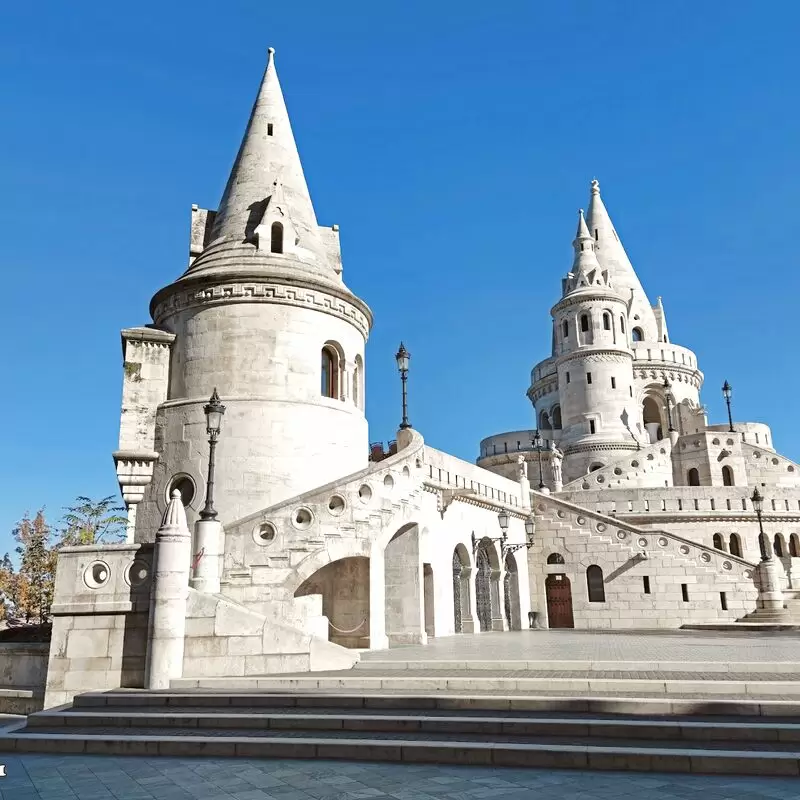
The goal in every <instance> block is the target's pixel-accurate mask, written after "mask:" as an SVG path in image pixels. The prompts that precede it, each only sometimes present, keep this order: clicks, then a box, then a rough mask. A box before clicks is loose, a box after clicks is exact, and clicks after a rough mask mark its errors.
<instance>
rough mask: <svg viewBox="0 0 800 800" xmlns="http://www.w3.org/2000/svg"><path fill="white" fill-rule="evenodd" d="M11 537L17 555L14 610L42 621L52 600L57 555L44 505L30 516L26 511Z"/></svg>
mask: <svg viewBox="0 0 800 800" xmlns="http://www.w3.org/2000/svg"><path fill="white" fill-rule="evenodd" d="M14 538H15V539H16V540H17V542H19V545H18V547H17V553H18V554H19V556H20V567H19V573H18V575H17V576H16V586H15V591H16V595H17V602H16V605H17V611H18V613H19V614H21V615H24V616H25V620H26V621H30V620H37V621H38V622H45V621H46V620H47V618H48V615H49V614H50V605H51V603H52V602H53V584H54V581H55V566H56V555H55V552H54V550H53V548H52V547H51V546H50V526H49V525H48V524H47V521H46V520H45V517H44V509H40V510H39V511H38V512H37V513H36V516H35V517H34V518H33V519H31V518H30V515H29V514H25V516H24V517H23V518H22V519H21V520H20V521H19V523H18V524H17V527H16V528H15V529H14Z"/></svg>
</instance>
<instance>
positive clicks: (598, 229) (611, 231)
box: [587, 180, 658, 341]
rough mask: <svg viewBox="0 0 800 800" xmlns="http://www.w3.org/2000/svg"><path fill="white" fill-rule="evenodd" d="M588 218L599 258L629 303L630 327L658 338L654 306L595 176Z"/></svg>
mask: <svg viewBox="0 0 800 800" xmlns="http://www.w3.org/2000/svg"><path fill="white" fill-rule="evenodd" d="M587 222H588V227H589V232H590V234H591V236H592V238H593V239H594V243H595V252H596V254H597V259H598V261H599V262H600V264H601V265H602V266H603V268H604V269H606V270H608V272H609V275H610V277H611V280H613V282H614V285H615V286H616V288H617V290H618V291H619V293H620V294H621V295H622V296H623V297H624V298H625V300H626V302H627V304H628V316H629V322H630V327H631V328H640V329H641V330H642V332H643V336H642V338H644V339H647V340H648V341H655V340H656V339H657V336H658V326H657V325H656V320H655V316H654V314H653V309H652V308H651V307H650V303H649V302H648V300H647V295H646V294H645V291H644V289H643V288H642V284H641V283H640V282H639V278H638V276H637V275H636V272H635V271H634V269H633V265H632V264H631V262H630V259H629V258H628V254H627V253H626V252H625V248H624V247H623V246H622V242H621V240H620V238H619V236H618V235H617V231H616V230H615V228H614V224H613V223H612V222H611V217H610V216H609V215H608V211H607V210H606V207H605V205H604V203H603V199H602V197H601V196H600V183H599V181H597V180H593V181H592V185H591V198H590V200H589V217H588V220H587Z"/></svg>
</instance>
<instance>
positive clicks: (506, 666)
mask: <svg viewBox="0 0 800 800" xmlns="http://www.w3.org/2000/svg"><path fill="white" fill-rule="evenodd" d="M497 668H498V662H497V661H485V660H479V659H460V660H453V661H441V660H427V661H426V660H417V659H415V660H413V661H410V660H409V659H407V658H405V659H403V658H398V657H396V656H392V655H390V654H387V653H386V651H378V652H376V653H371V652H367V653H365V654H364V655H362V657H361V660H360V661H359V662H357V663H356V664H355V665H354V666H353V669H354V670H358V671H359V672H362V671H366V672H369V671H386V670H412V671H420V670H422V671H427V670H442V671H448V672H461V671H465V670H466V671H473V670H478V671H483V670H497ZM502 668H503V670H504V671H507V672H517V671H527V672H539V671H544V672H552V671H553V670H558V671H568V672H588V673H595V672H659V673H660V672H697V673H702V674H709V673H711V674H714V675H715V676H720V677H724V676H723V675H722V673H739V674H756V675H760V674H764V673H771V674H776V675H778V674H780V675H783V674H790V675H794V676H796V679H797V680H800V665H798V664H796V663H793V662H791V661H577V660H576V661H552V660H551V661H523V660H515V661H506V660H503V662H502ZM700 679H702V677H701V678H700Z"/></svg>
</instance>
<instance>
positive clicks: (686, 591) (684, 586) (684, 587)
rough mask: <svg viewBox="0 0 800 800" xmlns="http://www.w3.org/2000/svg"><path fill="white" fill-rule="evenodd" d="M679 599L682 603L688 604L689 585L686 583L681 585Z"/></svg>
mask: <svg viewBox="0 0 800 800" xmlns="http://www.w3.org/2000/svg"><path fill="white" fill-rule="evenodd" d="M681 597H683V602H684V603H688V602H689V585H688V584H687V583H682V584H681Z"/></svg>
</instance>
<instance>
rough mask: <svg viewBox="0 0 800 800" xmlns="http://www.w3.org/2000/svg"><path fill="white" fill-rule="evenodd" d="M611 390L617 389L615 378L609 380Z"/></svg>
mask: <svg viewBox="0 0 800 800" xmlns="http://www.w3.org/2000/svg"><path fill="white" fill-rule="evenodd" d="M611 388H612V389H616V388H617V379H616V378H612V379H611Z"/></svg>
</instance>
